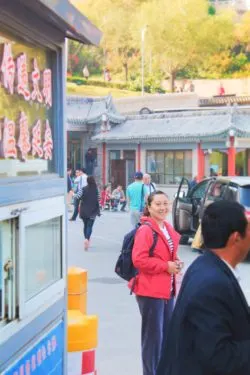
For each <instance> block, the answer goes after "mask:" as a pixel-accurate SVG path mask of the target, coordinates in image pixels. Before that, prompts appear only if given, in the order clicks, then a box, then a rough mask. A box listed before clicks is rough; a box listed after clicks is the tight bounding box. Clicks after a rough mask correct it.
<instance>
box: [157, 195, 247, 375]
mask: <svg viewBox="0 0 250 375" xmlns="http://www.w3.org/2000/svg"><path fill="white" fill-rule="evenodd" d="M201 225H202V234H203V240H204V243H205V246H206V248H207V249H209V250H206V251H205V254H204V255H203V256H200V257H199V258H197V259H196V260H195V261H194V262H193V264H192V265H191V266H190V267H189V269H188V270H187V272H186V274H185V276H184V279H183V282H182V286H181V290H180V293H179V296H178V299H177V302H176V306H175V310H174V313H173V316H172V319H171V322H170V325H169V328H168V337H167V341H166V344H165V348H164V350H163V353H162V357H161V361H160V365H159V368H158V372H157V375H249V374H250V311H249V306H248V304H247V301H246V299H245V296H244V294H243V292H242V290H241V287H240V284H239V279H238V273H237V264H238V263H240V262H241V261H243V260H244V259H245V257H246V256H247V254H248V251H249V248H250V224H249V223H248V221H247V217H246V213H245V210H244V208H243V207H242V206H241V205H240V204H238V203H236V202H228V201H219V202H215V203H212V204H211V205H209V206H208V207H207V209H206V210H205V212H204V216H203V218H202V223H201Z"/></svg>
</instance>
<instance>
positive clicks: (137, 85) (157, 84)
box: [67, 76, 165, 93]
mask: <svg viewBox="0 0 250 375" xmlns="http://www.w3.org/2000/svg"><path fill="white" fill-rule="evenodd" d="M67 81H68V82H71V83H75V84H76V85H78V86H83V85H84V86H96V87H106V88H113V89H119V90H131V91H141V78H140V77H139V76H138V77H135V78H134V79H133V80H131V81H129V82H127V83H121V82H112V81H111V82H105V81H103V80H100V79H88V80H87V79H86V78H83V77H79V76H68V77H67ZM145 92H148V93H157V92H158V93H164V92H165V91H164V90H163V89H162V88H161V81H160V80H157V79H155V77H153V76H149V77H146V79H145Z"/></svg>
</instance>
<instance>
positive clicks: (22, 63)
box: [16, 53, 30, 100]
mask: <svg viewBox="0 0 250 375" xmlns="http://www.w3.org/2000/svg"><path fill="white" fill-rule="evenodd" d="M16 67H17V93H18V94H19V95H22V96H23V98H24V99H25V100H30V91H29V88H28V87H29V78H28V66H27V57H26V54H25V53H21V55H20V56H19V57H18V58H17V60H16Z"/></svg>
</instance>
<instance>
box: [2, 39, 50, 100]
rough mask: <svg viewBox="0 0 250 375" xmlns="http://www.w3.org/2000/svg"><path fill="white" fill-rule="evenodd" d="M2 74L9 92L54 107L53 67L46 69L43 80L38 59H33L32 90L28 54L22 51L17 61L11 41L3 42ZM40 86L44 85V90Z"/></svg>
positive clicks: (3, 82) (4, 84)
mask: <svg viewBox="0 0 250 375" xmlns="http://www.w3.org/2000/svg"><path fill="white" fill-rule="evenodd" d="M0 74H1V84H2V85H3V87H4V88H5V89H6V90H7V92H8V93H9V94H11V95H13V94H14V92H16V93H17V94H18V95H20V96H22V97H23V98H24V99H25V100H26V101H29V100H32V101H35V102H38V103H39V104H45V105H46V106H48V107H52V72H51V69H45V70H44V71H43V73H42V80H41V73H40V70H39V67H38V63H37V59H33V71H32V72H31V73H30V77H31V86H32V91H30V89H29V73H28V59H27V56H26V54H25V53H21V54H20V55H19V56H18V57H17V59H16V62H15V60H14V58H13V54H12V46H11V43H4V44H3V54H2V61H1V65H0ZM15 76H16V77H15ZM15 78H16V81H17V86H16V89H15V87H14V83H15ZM41 81H42V82H41ZM40 86H41V87H42V90H41V89H40Z"/></svg>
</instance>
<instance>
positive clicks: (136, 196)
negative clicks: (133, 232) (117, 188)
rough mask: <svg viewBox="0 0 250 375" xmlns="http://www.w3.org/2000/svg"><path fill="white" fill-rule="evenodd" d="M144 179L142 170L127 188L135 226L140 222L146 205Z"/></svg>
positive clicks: (131, 216)
mask: <svg viewBox="0 0 250 375" xmlns="http://www.w3.org/2000/svg"><path fill="white" fill-rule="evenodd" d="M142 179H143V174H142V172H136V173H135V181H134V182H133V183H132V184H130V185H129V186H128V188H127V204H128V207H129V210H130V219H131V224H132V226H133V227H135V226H136V225H137V224H138V223H139V222H140V217H141V215H142V212H143V210H144V206H145V196H146V189H145V188H144V185H143V181H142Z"/></svg>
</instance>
